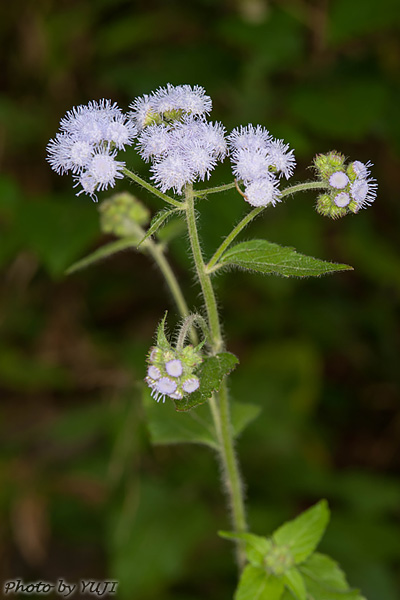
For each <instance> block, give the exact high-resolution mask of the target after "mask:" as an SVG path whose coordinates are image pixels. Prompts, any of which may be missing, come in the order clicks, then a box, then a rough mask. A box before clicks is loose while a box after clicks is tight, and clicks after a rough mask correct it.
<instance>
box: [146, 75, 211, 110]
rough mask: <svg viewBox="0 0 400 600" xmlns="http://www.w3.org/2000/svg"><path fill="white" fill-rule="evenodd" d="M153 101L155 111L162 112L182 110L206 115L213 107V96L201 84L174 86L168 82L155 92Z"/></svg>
mask: <svg viewBox="0 0 400 600" xmlns="http://www.w3.org/2000/svg"><path fill="white" fill-rule="evenodd" d="M152 102H153V105H154V109H155V111H156V112H158V113H160V114H163V113H166V112H169V111H173V110H182V111H184V112H187V113H190V114H193V115H204V114H208V113H209V112H210V111H211V109H212V102H211V98H210V97H209V96H207V95H206V93H205V90H204V88H202V87H200V86H199V85H196V86H194V88H192V87H191V86H190V85H178V86H173V85H171V84H170V83H168V84H167V86H166V87H165V88H162V87H161V88H159V89H158V90H156V91H155V92H154V94H153V96H152Z"/></svg>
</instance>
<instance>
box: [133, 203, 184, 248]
mask: <svg viewBox="0 0 400 600" xmlns="http://www.w3.org/2000/svg"><path fill="white" fill-rule="evenodd" d="M175 212H177V209H176V208H167V209H164V210H160V211H159V212H158V213H156V214H155V215H154V217H153V218H152V220H151V223H150V227H149V228H148V230H147V231H146V234H145V235H144V236H143V237H142V239H141V240H140V242H139V243H138V245H137V247H138V248H139V247H140V246H141V245H142V244H143V242H145V241H146V240H147V238H149V237H150V236H152V235H154V234H155V233H157V231H158V229H160V227H161V225H162V224H163V223H164V221H166V220H167V219H168V218H169V217H170V216H171V215H172V214H174V213H175Z"/></svg>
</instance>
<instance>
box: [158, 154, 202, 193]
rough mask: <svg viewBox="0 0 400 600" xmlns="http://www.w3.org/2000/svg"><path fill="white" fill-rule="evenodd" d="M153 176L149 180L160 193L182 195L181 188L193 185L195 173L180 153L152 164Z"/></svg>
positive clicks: (169, 155)
mask: <svg viewBox="0 0 400 600" xmlns="http://www.w3.org/2000/svg"><path fill="white" fill-rule="evenodd" d="M151 171H152V172H153V175H152V177H151V179H152V180H153V181H154V182H155V183H156V185H157V186H158V187H159V188H160V190H161V191H162V192H164V193H165V192H166V191H167V190H170V189H172V190H174V191H175V192H176V193H177V194H181V193H182V188H183V187H184V186H185V185H186V184H188V183H193V181H194V179H195V176H196V173H195V171H194V169H193V166H192V165H191V164H190V163H189V161H188V160H187V159H186V157H185V156H184V155H183V154H182V153H180V152H173V153H170V154H168V156H166V157H165V158H162V159H161V160H158V161H156V162H154V164H153V165H152V167H151Z"/></svg>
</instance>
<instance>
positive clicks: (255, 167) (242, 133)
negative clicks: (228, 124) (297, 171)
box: [228, 124, 296, 206]
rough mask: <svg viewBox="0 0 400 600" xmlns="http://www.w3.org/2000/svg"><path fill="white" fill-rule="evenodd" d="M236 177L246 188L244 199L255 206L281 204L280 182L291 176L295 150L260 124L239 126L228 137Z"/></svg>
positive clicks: (294, 162)
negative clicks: (280, 178) (276, 138)
mask: <svg viewBox="0 0 400 600" xmlns="http://www.w3.org/2000/svg"><path fill="white" fill-rule="evenodd" d="M228 144H229V149H230V155H231V162H232V165H233V174H234V175H235V177H236V178H237V179H238V180H240V181H242V182H243V183H244V185H245V199H246V200H247V202H248V203H249V204H251V205H252V206H267V205H268V204H272V205H273V206H275V203H276V202H278V201H279V195H280V192H279V189H278V186H279V179H278V177H281V176H282V175H284V176H285V177H286V179H289V177H291V175H292V173H293V170H294V168H295V165H296V161H295V158H294V156H293V150H289V146H288V145H287V144H285V143H284V142H283V141H282V140H275V139H273V138H272V136H271V135H270V133H269V132H268V131H267V130H266V129H265V128H264V127H261V126H260V125H257V126H256V127H254V126H253V125H250V124H249V125H247V126H246V127H243V126H241V127H238V128H236V129H234V130H233V131H232V133H231V134H230V135H229V137H228Z"/></svg>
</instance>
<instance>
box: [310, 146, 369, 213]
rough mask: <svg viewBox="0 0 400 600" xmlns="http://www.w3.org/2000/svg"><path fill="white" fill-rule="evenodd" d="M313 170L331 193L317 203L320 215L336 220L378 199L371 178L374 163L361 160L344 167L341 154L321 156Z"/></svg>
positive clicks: (343, 159)
mask: <svg viewBox="0 0 400 600" xmlns="http://www.w3.org/2000/svg"><path fill="white" fill-rule="evenodd" d="M314 166H315V168H316V171H317V174H318V176H319V177H320V179H321V180H322V181H324V182H326V183H327V184H328V186H329V187H328V190H327V192H325V193H324V194H321V195H320V196H319V198H318V200H317V211H318V212H319V213H320V214H321V215H324V216H328V217H331V218H332V219H336V218H338V217H343V216H344V215H346V214H348V213H350V212H352V213H357V212H358V211H359V210H360V208H367V206H370V205H371V204H372V202H373V201H374V200H375V198H376V190H377V187H378V186H377V183H376V180H375V179H374V178H373V177H370V170H369V168H370V167H372V163H370V162H369V161H368V162H367V163H365V164H364V163H362V162H360V161H358V160H356V161H354V162H351V163H349V164H348V165H346V164H345V157H344V156H343V155H342V154H340V153H339V152H334V151H333V152H329V153H328V154H319V155H317V156H316V157H315V159H314Z"/></svg>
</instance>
